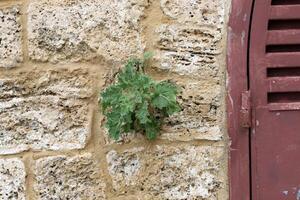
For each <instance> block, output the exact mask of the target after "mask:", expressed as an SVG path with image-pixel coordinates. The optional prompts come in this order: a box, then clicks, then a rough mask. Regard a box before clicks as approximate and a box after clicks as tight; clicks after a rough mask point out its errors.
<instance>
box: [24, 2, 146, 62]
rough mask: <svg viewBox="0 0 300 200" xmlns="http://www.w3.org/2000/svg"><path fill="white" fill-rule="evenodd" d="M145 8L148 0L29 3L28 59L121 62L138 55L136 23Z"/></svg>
mask: <svg viewBox="0 0 300 200" xmlns="http://www.w3.org/2000/svg"><path fill="white" fill-rule="evenodd" d="M147 5H148V1H147V0H121V1H120V0H103V1H97V0H75V1H68V0H63V1H62V0H53V1H49V0H31V3H30V5H29V9H28V14H29V19H28V37H29V55H30V58H31V59H34V60H39V61H51V62H58V61H80V60H91V59H92V58H95V57H100V58H101V57H104V58H105V59H106V60H109V61H120V60H124V59H127V58H128V56H130V55H134V54H141V53H142V52H143V49H144V45H143V44H142V43H143V42H142V38H141V35H140V33H141V28H140V26H139V21H140V19H141V17H142V15H143V10H144V8H145V7H146V6H147Z"/></svg>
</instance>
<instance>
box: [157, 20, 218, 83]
mask: <svg viewBox="0 0 300 200" xmlns="http://www.w3.org/2000/svg"><path fill="white" fill-rule="evenodd" d="M157 32H158V34H159V39H158V41H157V46H158V48H159V49H160V51H159V52H158V53H157V54H156V55H157V59H159V60H160V62H161V65H160V66H159V67H160V68H161V69H165V70H170V71H173V72H177V73H179V74H181V75H193V76H198V77H201V78H204V79H205V78H206V79H208V78H210V79H212V78H215V77H217V76H218V72H219V70H220V66H219V65H218V63H217V56H218V55H219V54H220V53H221V50H222V49H221V48H220V41H221V39H222V35H221V33H220V32H215V31H214V30H212V29H209V28H198V27H193V26H185V25H179V24H174V25H162V26H161V27H160V28H159V29H157Z"/></svg>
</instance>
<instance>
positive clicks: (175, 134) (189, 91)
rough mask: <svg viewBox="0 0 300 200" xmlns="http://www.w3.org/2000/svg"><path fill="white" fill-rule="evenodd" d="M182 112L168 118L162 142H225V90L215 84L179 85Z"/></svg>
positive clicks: (204, 82)
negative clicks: (222, 92) (222, 100)
mask: <svg viewBox="0 0 300 200" xmlns="http://www.w3.org/2000/svg"><path fill="white" fill-rule="evenodd" d="M178 84H179V85H180V86H181V93H180V95H179V96H178V102H179V103H180V105H181V108H182V111H181V112H179V113H176V114H174V115H172V116H170V117H169V118H167V119H166V123H165V126H164V127H163V131H162V135H161V138H162V139H169V140H180V141H192V140H214V141H217V140H221V139H222V135H223V134H222V132H221V128H220V127H221V126H222V117H223V116H222V107H221V91H222V88H221V86H220V85H219V84H216V83H215V82H207V81H197V82H193V81H189V82H188V83H184V82H183V83H178Z"/></svg>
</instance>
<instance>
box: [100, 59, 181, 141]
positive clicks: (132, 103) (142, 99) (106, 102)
mask: <svg viewBox="0 0 300 200" xmlns="http://www.w3.org/2000/svg"><path fill="white" fill-rule="evenodd" d="M151 56H152V55H151V54H149V53H145V55H144V58H143V59H136V58H133V59H130V60H129V61H128V62H127V63H126V64H125V66H124V68H123V69H122V70H121V71H120V72H119V74H118V76H117V80H116V81H115V83H114V84H113V85H111V86H109V87H108V88H106V89H105V90H104V91H103V92H102V93H101V94H100V96H101V98H100V105H101V107H102V113H103V114H104V115H105V117H106V127H107V128H108V132H109V135H110V137H111V138H113V139H115V140H118V139H119V137H120V135H121V134H124V133H129V132H132V131H133V130H135V131H139V132H143V133H145V134H146V137H147V138H148V139H150V140H152V139H155V138H156V137H157V135H158V133H159V130H160V127H161V124H162V122H163V120H164V117H166V116H169V115H171V114H173V113H175V112H178V111H180V107H179V105H178V103H177V101H176V96H177V93H178V89H177V87H176V85H175V84H173V83H171V82H168V81H162V82H156V81H154V80H153V79H152V78H151V77H149V76H147V75H145V74H144V68H143V67H144V62H145V61H146V60H147V59H149V58H150V57H151Z"/></svg>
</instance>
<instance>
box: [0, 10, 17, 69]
mask: <svg viewBox="0 0 300 200" xmlns="http://www.w3.org/2000/svg"><path fill="white" fill-rule="evenodd" d="M21 29H22V28H21V24H20V9H19V7H18V6H13V7H8V8H1V9H0V67H16V66H18V64H19V63H20V62H22V60H23V56H22V32H21V31H22V30H21Z"/></svg>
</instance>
